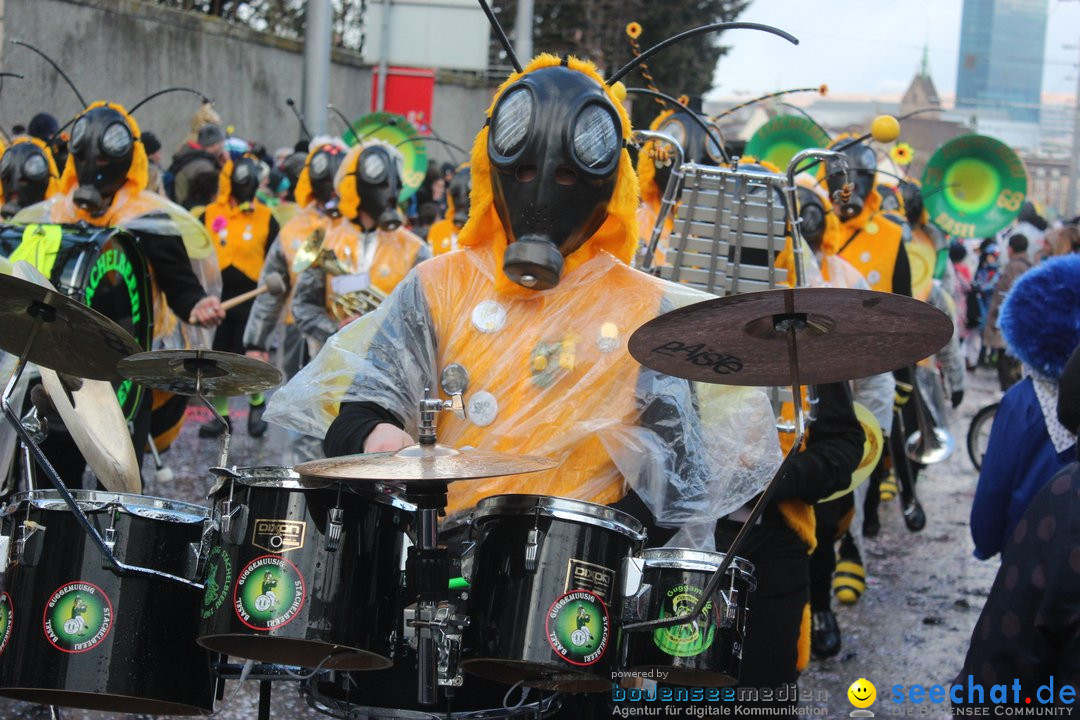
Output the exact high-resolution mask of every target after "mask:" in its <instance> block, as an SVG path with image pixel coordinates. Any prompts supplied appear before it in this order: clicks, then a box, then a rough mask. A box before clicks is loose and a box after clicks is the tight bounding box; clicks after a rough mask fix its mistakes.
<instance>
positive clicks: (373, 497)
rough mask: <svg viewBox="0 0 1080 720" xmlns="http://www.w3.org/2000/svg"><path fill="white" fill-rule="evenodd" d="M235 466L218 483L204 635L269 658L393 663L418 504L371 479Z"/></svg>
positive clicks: (241, 652) (340, 665)
mask: <svg viewBox="0 0 1080 720" xmlns="http://www.w3.org/2000/svg"><path fill="white" fill-rule="evenodd" d="M234 471H235V476H233V477H222V479H221V481H220V482H219V483H218V485H217V486H216V487H215V489H214V490H213V491H212V492H211V496H212V497H213V499H214V519H215V521H216V523H217V525H218V528H217V530H216V531H215V533H214V536H213V541H212V542H211V549H210V551H209V554H208V559H207V562H206V594H205V597H204V598H203V605H202V618H203V620H202V627H201V630H200V632H199V643H200V644H201V645H203V646H205V647H207V648H210V649H211V650H216V651H217V652H221V653H225V654H227V655H232V656H235V657H242V658H250V659H253V660H260V661H262V662H270V663H281V664H286V665H302V666H306V667H323V668H335V669H342V670H372V669H378V668H385V667H388V666H389V665H390V664H391V656H392V649H393V644H394V635H395V633H394V630H395V628H396V627H397V625H398V622H399V621H400V617H401V613H402V607H401V602H400V585H401V580H402V557H403V552H404V543H405V531H406V530H407V528H408V526H409V521H410V518H411V510H412V507H411V506H410V505H407V504H406V503H404V502H403V501H401V500H400V499H398V497H397V496H396V495H394V494H392V493H391V492H390V491H389V490H387V489H386V488H385V487H384V486H381V485H377V484H374V483H372V484H370V485H363V486H351V487H350V486H345V485H343V484H338V483H332V482H326V481H321V480H308V479H303V478H301V477H300V476H299V475H297V474H296V473H295V472H294V471H293V470H292V469H291V468H284V467H250V468H235V469H234Z"/></svg>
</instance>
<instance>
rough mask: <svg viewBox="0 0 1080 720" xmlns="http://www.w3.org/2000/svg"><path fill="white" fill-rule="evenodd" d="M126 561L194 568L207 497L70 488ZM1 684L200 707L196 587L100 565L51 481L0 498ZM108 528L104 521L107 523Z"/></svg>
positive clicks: (183, 711) (120, 701)
mask: <svg viewBox="0 0 1080 720" xmlns="http://www.w3.org/2000/svg"><path fill="white" fill-rule="evenodd" d="M71 493H72V495H73V496H74V497H75V500H76V501H77V502H78V504H79V506H80V507H81V508H82V509H83V512H85V513H86V515H87V516H88V517H89V519H90V522H91V523H92V524H93V525H94V527H95V528H97V530H98V532H99V533H100V534H101V535H102V537H104V538H106V540H110V539H111V541H113V542H115V545H114V547H113V552H114V553H115V554H116V556H117V559H118V560H120V561H121V562H123V563H126V564H131V565H136V566H140V567H145V568H150V569H153V570H158V571H162V572H167V573H170V574H174V575H178V576H180V577H187V578H194V577H196V575H197V570H196V566H197V564H198V560H199V556H200V548H202V547H203V544H202V543H203V538H204V531H205V530H207V529H208V528H209V523H208V521H207V518H208V512H207V509H206V508H203V507H200V506H198V505H190V504H188V503H182V502H176V501H173V500H163V499H159V498H152V497H146V496H143V495H128V494H123V493H109V492H94V491H87V490H72V491H71ZM4 525H5V544H7V546H8V547H7V550H8V552H6V553H4V554H3V556H2V557H3V559H4V560H6V563H7V567H6V575H5V580H6V583H5V592H4V593H3V594H2V595H0V626H2V629H0V695H6V696H7V697H10V698H14V699H16V700H22V701H25V702H32V703H42V704H45V705H61V706H69V707H78V708H86V709H90V710H100V711H104V712H109V713H146V714H153V715H157V714H162V715H208V714H209V713H211V712H212V711H213V709H214V681H213V675H212V672H211V655H210V653H208V652H207V651H206V650H204V649H203V648H201V647H199V646H198V644H197V643H196V642H195V636H196V631H197V629H198V622H197V618H198V612H199V605H200V602H201V600H202V595H203V593H202V591H200V590H199V589H198V588H197V587H194V586H189V585H183V584H181V583H179V582H175V581H170V580H166V579H163V578H158V577H152V576H147V575H141V574H134V573H128V574H124V575H119V574H117V573H116V572H115V571H113V570H111V569H106V568H105V562H104V560H103V558H102V555H101V553H100V552H99V551H98V549H97V547H95V546H94V545H92V543H91V541H90V539H89V538H88V537H87V535H86V533H85V532H84V531H83V529H82V527H81V526H80V525H79V524H78V521H77V520H76V517H75V515H74V514H73V513H72V512H71V511H70V510H69V509H68V506H67V505H66V504H65V503H64V501H63V500H62V499H61V497H60V494H59V493H57V492H56V491H54V490H33V491H30V492H26V493H20V494H18V495H16V496H14V498H13V499H12V502H11V504H9V505H8V506H7V507H6V508H5V510H4ZM110 529H111V530H110Z"/></svg>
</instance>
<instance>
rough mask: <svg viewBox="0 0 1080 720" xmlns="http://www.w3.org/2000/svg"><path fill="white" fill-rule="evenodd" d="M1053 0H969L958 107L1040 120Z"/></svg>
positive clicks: (959, 70)
mask: <svg viewBox="0 0 1080 720" xmlns="http://www.w3.org/2000/svg"><path fill="white" fill-rule="evenodd" d="M1048 1H1049V0H964V14H963V20H962V23H961V26H960V59H959V63H958V65H957V68H956V107H957V108H971V109H976V110H994V109H997V110H1001V111H1003V112H1004V113H1006V114H1007V115H1008V117H1009V119H1011V120H1018V121H1026V122H1038V121H1039V101H1040V95H1041V92H1042V76H1043V55H1044V53H1045V50H1046V15H1047V5H1048Z"/></svg>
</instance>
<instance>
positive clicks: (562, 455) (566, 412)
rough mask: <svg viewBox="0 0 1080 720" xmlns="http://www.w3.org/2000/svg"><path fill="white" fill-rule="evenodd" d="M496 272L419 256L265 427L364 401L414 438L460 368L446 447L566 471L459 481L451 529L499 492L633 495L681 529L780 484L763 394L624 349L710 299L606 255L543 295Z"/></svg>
mask: <svg viewBox="0 0 1080 720" xmlns="http://www.w3.org/2000/svg"><path fill="white" fill-rule="evenodd" d="M495 273H496V265H495V260H494V253H493V252H492V250H491V249H490V248H487V247H481V248H476V249H467V250H459V251H456V252H453V253H449V254H446V255H441V256H439V257H437V258H435V259H433V260H429V261H427V262H424V263H421V264H420V265H418V266H417V267H416V268H415V269H414V270H413V271H412V272H411V273H410V274H409V275H408V276H407V277H406V279H405V280H404V281H403V282H402V283H401V284H400V285H399V286H398V287H397V289H396V290H395V291H394V292H393V294H392V295H391V296H390V297H389V298H388V299H387V300H386V301H385V302H384V303H383V304H382V305H381V306H380V307H379V308H378V309H377V310H376V311H375V312H373V313H370V314H368V315H365V316H364V317H362V318H360V319H359V320H357V321H356V322H353V323H352V324H350V325H348V326H346V327H345V328H344V329H343V330H341V331H340V332H338V333H337V334H335V335H334V336H332V337H331V338H330V340H329V341H328V342H327V344H326V346H325V347H324V348H323V350H322V352H321V353H320V354H319V355H318V357H316V358H315V360H314V361H313V362H312V363H311V364H310V365H308V366H307V367H306V368H304V370H303V371H301V373H300V374H299V375H297V376H296V377H295V378H294V379H293V380H292V381H291V382H290V383H289V384H288V385H286V386H285V387H284V388H282V389H281V390H279V391H278V392H277V393H276V394H275V395H274V397H273V398H272V400H271V402H270V407H269V410H268V412H267V414H266V418H267V419H268V420H271V421H273V422H276V423H279V424H281V425H284V426H285V427H288V428H291V429H293V430H296V431H299V432H301V433H305V434H308V435H313V436H316V437H323V436H324V435H325V433H326V430H327V428H328V427H329V425H330V424H331V422H333V420H334V418H335V416H336V414H337V412H338V409H339V405H340V403H342V402H357V401H366V402H371V403H375V404H377V405H379V406H381V407H383V408H385V409H387V410H389V411H391V412H392V413H394V415H396V416H397V418H399V419H400V420H401V421H402V423H403V424H404V427H405V429H406V431H408V432H409V433H410V434H412V435H413V437H414V438H415V436H416V428H417V425H418V421H419V417H418V416H419V412H418V403H419V401H420V400H421V399H422V398H423V397H424V390H425V388H430V389H431V394H432V396H439V397H442V398H444V399H445V398H446V395H445V394H444V393H442V392H441V391H440V386H439V378H440V374H441V373H442V372H443V371H444V370H445V369H446V368H447V366H449V365H452V364H458V365H460V366H462V367H463V368H464V370H465V371H466V372H467V373H468V376H469V384H468V388H467V390H466V392H465V398H464V399H465V406H466V408H467V411H468V413H469V418H468V419H466V420H461V419H458V418H457V417H455V416H453V415H452V414H450V413H441V414H440V416H439V418H438V437H439V442H440V443H442V444H444V445H448V446H451V447H457V448H462V447H466V446H472V447H475V448H478V449H483V450H489V451H498V452H507V453H518V454H530V455H542V456H546V457H551V458H555V459H557V460H559V461H560V462H561V465H560V466H559V467H557V468H555V469H554V470H551V471H547V472H544V473H534V474H530V475H522V476H515V477H501V478H494V479H489V480H474V481H468V482H458V483H452V484H451V485H450V494H449V505H448V510H449V515H450V519H451V523H453V522H454V521H455V520H460V519H461V518H462V514H463V513H464V511H466V510H468V509H469V508H470V507H472V506H473V505H474V504H475V503H476V502H477V501H478V500H480V499H481V498H484V497H488V496H491V495H495V494H499V493H506V492H511V493H536V494H541V495H554V496H562V497H571V498H576V499H582V500H588V501H592V502H597V503H611V502H614V501H616V500H619V499H620V498H621V497H623V495H625V493H626V488H627V486H629V487H631V488H633V489H634V490H635V491H636V492H637V493H638V494H639V495H640V496H641V497H642V499H643V500H644V501H645V503H646V505H647V506H648V507H649V509H650V510H651V511H652V513H653V515H654V517H655V518H656V520H657V522H658V523H659V524H662V525H666V526H678V525H680V524H683V523H685V522H687V521H689V520H695V521H698V522H700V521H701V520H702V519H704V518H718V517H720V516H723V515H725V514H727V513H728V512H730V511H732V510H734V509H735V508H737V507H739V506H741V505H742V504H744V503H745V502H746V501H747V500H749V499H750V498H752V497H753V496H754V495H756V494H757V493H758V492H759V491H760V490H761V488H762V487H763V485H764V484H765V483H766V482H767V481H768V480H769V478H771V476H772V474H773V472H774V470H775V469H776V467H777V466H778V465H779V461H780V454H779V443H778V439H777V433H776V430H775V427H774V423H775V418H774V416H773V413H772V409H771V406H770V404H769V401H768V398H767V396H766V395H765V393H764V392H763V391H762V390H761V389H758V388H740V387H731V386H721V385H704V384H697V383H689V382H687V381H684V380H680V379H676V378H672V377H670V376H666V375H662V374H660V373H657V372H655V371H653V370H650V369H648V368H644V367H642V366H641V365H639V364H638V363H637V362H636V361H635V360H634V359H633V358H632V357H630V355H629V353H628V352H627V349H626V347H627V340H628V338H629V336H630V335H631V334H632V333H633V332H634V330H636V329H637V328H638V327H639V326H640V325H642V324H643V323H644V322H646V321H647V320H650V319H652V318H653V317H656V316H657V315H660V314H662V313H663V312H666V311H668V310H671V309H674V308H676V307H680V306H683V305H687V304H690V303H693V302H698V301H701V300H706V299H708V298H709V297H710V296H708V295H706V294H704V293H700V292H697V291H694V290H690V289H688V288H685V287H682V286H679V285H675V284H671V283H667V282H665V281H662V280H660V279H658V278H655V277H652V276H648V275H645V274H643V273H640V272H637V271H634V270H631V269H630V268H628V267H627V266H626V265H624V264H623V263H621V262H620V261H618V260H616V259H615V258H614V257H612V256H611V255H608V254H606V253H600V254H598V255H597V256H596V257H594V258H593V259H591V260H589V261H587V262H585V263H584V264H582V265H580V266H579V267H577V268H575V269H574V270H573V271H571V272H569V273H567V274H566V276H565V277H564V278H563V280H562V282H560V284H559V285H558V286H557V287H555V288H552V289H551V290H546V291H539V292H513V293H500V292H499V291H497V290H496V286H495V282H494V278H495ZM355 450H356V451H357V452H359V451H360V450H361V448H355Z"/></svg>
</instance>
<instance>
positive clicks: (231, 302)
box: [221, 273, 285, 310]
mask: <svg viewBox="0 0 1080 720" xmlns="http://www.w3.org/2000/svg"><path fill="white" fill-rule="evenodd" d="M264 292H268V293H270V294H271V295H284V294H285V281H284V280H283V279H282V277H281V275H280V274H279V273H270V274H268V275H267V276H266V284H265V285H260V286H259V287H257V288H255V289H254V290H248V291H247V292H246V293H240V294H239V295H237V296H236V297H233V298H229V299H228V300H226V301H225V302H223V303H221V309H222V310H231V309H232V308H234V307H236V306H237V305H240V304H241V303H245V302H247V301H248V300H250V299H251V298H253V297H256V296H258V295H262V294H263V293H264Z"/></svg>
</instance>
